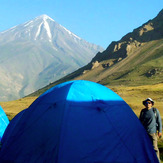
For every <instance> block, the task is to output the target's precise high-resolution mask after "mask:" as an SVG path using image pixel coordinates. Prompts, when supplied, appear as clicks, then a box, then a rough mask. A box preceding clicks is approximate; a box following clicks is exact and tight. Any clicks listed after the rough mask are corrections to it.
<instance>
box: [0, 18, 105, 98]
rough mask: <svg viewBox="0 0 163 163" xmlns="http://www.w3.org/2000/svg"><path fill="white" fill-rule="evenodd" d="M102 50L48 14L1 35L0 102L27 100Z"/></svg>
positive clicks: (83, 64)
mask: <svg viewBox="0 0 163 163" xmlns="http://www.w3.org/2000/svg"><path fill="white" fill-rule="evenodd" d="M99 51H103V48H102V47H100V46H98V45H95V44H91V43H89V42H87V41H85V40H83V39H81V38H80V37H78V36H77V35H75V34H74V33H72V32H70V31H69V30H67V29H66V28H65V27H63V26H62V25H60V24H58V23H57V22H55V21H54V20H53V19H51V18H50V17H49V16H47V15H41V16H39V17H37V18H35V19H33V20H31V21H28V22H26V23H24V24H20V25H18V26H15V27H13V28H11V29H9V30H6V31H4V32H1V33H0V76H1V80H0V92H1V96H0V101H8V100H15V99H18V98H20V97H24V96H26V95H28V94H30V93H32V92H35V91H36V90H38V89H40V88H42V87H44V86H46V85H48V84H49V83H51V82H54V81H56V80H58V79H59V78H61V77H63V76H65V75H67V74H69V73H71V72H73V71H75V70H77V69H78V68H80V67H83V66H85V65H86V64H88V63H89V62H90V61H91V59H92V58H93V57H94V56H95V55H96V54H97V52H99Z"/></svg>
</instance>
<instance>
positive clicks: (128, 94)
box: [0, 83, 163, 160]
mask: <svg viewBox="0 0 163 163" xmlns="http://www.w3.org/2000/svg"><path fill="white" fill-rule="evenodd" d="M107 87H109V88H110V89H112V90H113V91H114V92H116V93H117V94H118V95H119V96H121V97H122V98H123V99H124V100H125V101H126V103H127V104H128V105H129V106H130V107H131V108H132V110H133V111H134V113H135V114H136V115H137V116H139V114H140V111H141V109H142V108H144V106H143V105H142V101H143V100H145V99H146V98H147V97H151V98H152V99H153V100H154V101H155V107H156V108H158V109H159V111H160V114H161V117H162V119H163V109H162V106H163V83H160V84H156V85H145V86H135V87H125V86H108V85H107ZM36 98H37V97H36V96H33V97H26V98H22V99H19V100H16V101H9V102H0V105H1V106H2V108H3V109H4V111H5V112H6V114H7V116H8V118H9V119H10V120H11V119H12V118H13V117H14V116H15V115H16V114H17V113H19V112H20V111H21V110H24V109H26V108H28V107H29V106H30V105H31V104H32V102H33V101H34V100H35V99H36ZM159 149H160V153H161V160H163V138H161V139H160V140H159Z"/></svg>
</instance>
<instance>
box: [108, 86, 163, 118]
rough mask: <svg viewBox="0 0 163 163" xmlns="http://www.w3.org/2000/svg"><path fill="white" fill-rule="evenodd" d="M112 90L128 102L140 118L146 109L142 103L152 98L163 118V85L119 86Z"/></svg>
mask: <svg viewBox="0 0 163 163" xmlns="http://www.w3.org/2000/svg"><path fill="white" fill-rule="evenodd" d="M111 89H112V90H113V91H114V92H116V93H117V94H118V95H120V96H121V97H122V98H123V99H124V100H125V101H126V103H127V104H128V105H129V106H130V107H131V108H132V110H133V111H134V112H135V114H136V115H137V116H139V114H140V110H141V109H142V108H144V106H143V104H142V101H143V100H145V99H146V98H148V97H150V98H152V99H153V100H154V101H155V105H154V107H156V108H158V109H159V111H160V114H161V117H162V118H163V109H162V106H163V83H161V84H155V85H144V86H136V87H125V86H119V87H112V88H111Z"/></svg>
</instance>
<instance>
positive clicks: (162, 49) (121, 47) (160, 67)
mask: <svg viewBox="0 0 163 163" xmlns="http://www.w3.org/2000/svg"><path fill="white" fill-rule="evenodd" d="M162 63H163V10H161V11H160V13H159V14H158V15H157V16H156V17H155V18H154V19H152V20H149V21H148V22H146V23H145V24H143V25H142V26H140V27H139V28H137V29H134V30H133V32H131V33H128V34H126V35H125V36H124V37H122V39H121V40H119V41H117V42H115V41H114V42H112V43H111V44H110V45H109V46H108V48H107V49H106V50H105V51H104V52H102V53H100V52H99V53H97V55H96V56H95V57H94V58H93V59H92V61H91V62H90V63H89V64H87V65H86V66H84V67H82V68H80V69H78V70H77V71H75V72H73V73H71V74H69V75H67V76H66V77H64V78H62V79H60V80H58V81H57V82H54V83H51V84H50V85H48V86H46V87H44V88H42V89H40V90H38V91H37V92H35V93H34V94H33V95H40V94H41V93H43V92H44V91H46V90H47V89H49V88H50V87H52V86H54V85H56V84H59V83H62V82H65V81H68V80H79V79H83V80H90V81H94V82H98V83H101V84H103V85H114V86H115V85H128V86H129V85H130V86H139V85H147V84H157V83H161V82H163V64H162Z"/></svg>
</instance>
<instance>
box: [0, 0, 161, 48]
mask: <svg viewBox="0 0 163 163" xmlns="http://www.w3.org/2000/svg"><path fill="white" fill-rule="evenodd" d="M161 9H163V0H135V1H132V0H0V32H2V31H4V30H7V29H9V28H11V27H13V26H16V25H19V24H22V23H24V22H26V21H29V20H32V19H34V18H35V17H37V16H40V15H42V14H46V15H48V16H50V17H51V18H52V19H54V20H55V21H56V22H58V23H59V24H61V25H62V26H64V27H66V28H67V29H68V30H70V31H71V32H73V33H75V34H76V35H78V36H79V37H81V38H83V39H85V40H86V41H88V42H91V43H95V44H98V45H101V46H102V47H103V48H107V46H108V45H109V44H110V43H111V42H112V41H118V40H120V39H121V38H122V36H124V35H125V34H127V33H128V32H132V31H133V29H135V28H137V27H139V26H141V25H142V24H144V23H145V22H147V21H148V20H149V19H153V18H154V17H155V16H157V14H158V13H159V12H160V11H161Z"/></svg>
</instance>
